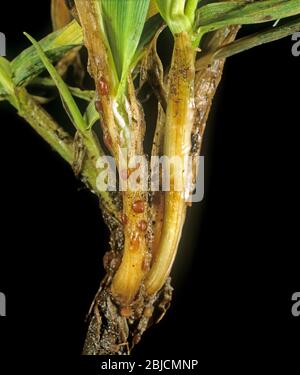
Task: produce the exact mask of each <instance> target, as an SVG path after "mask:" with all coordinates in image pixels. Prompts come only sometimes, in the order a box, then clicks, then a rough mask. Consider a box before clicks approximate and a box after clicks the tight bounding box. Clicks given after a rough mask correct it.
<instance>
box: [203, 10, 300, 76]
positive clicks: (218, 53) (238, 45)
mask: <svg viewBox="0 0 300 375" xmlns="http://www.w3.org/2000/svg"><path fill="white" fill-rule="evenodd" d="M299 30H300V18H299V17H298V18H296V19H294V20H292V21H289V22H286V23H285V24H282V25H280V26H277V27H271V28H268V29H267V30H263V31H260V32H258V33H255V34H252V35H249V36H246V37H244V38H241V39H238V40H236V41H234V42H232V43H229V44H227V45H225V46H222V47H220V48H218V49H217V50H215V51H211V52H208V53H206V54H204V55H202V57H201V58H200V59H199V60H198V61H197V64H196V69H197V70H200V69H203V68H206V67H207V66H208V65H209V64H211V62H212V61H213V60H218V59H224V58H227V57H230V56H233V55H236V54H238V53H240V52H243V51H247V50H249V49H251V48H253V47H257V46H260V45H262V44H265V43H270V42H273V41H275V40H278V39H281V38H284V37H286V36H288V35H291V34H293V33H295V32H297V31H299Z"/></svg>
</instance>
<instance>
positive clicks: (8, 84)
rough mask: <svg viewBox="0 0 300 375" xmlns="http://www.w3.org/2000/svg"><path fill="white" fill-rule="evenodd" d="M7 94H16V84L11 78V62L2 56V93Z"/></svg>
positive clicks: (0, 74) (0, 62) (0, 80)
mask: <svg viewBox="0 0 300 375" xmlns="http://www.w3.org/2000/svg"><path fill="white" fill-rule="evenodd" d="M6 94H9V95H13V94H14V85H13V82H12V79H11V67H10V63H9V61H8V60H6V59H5V58H4V57H2V56H0V95H6Z"/></svg>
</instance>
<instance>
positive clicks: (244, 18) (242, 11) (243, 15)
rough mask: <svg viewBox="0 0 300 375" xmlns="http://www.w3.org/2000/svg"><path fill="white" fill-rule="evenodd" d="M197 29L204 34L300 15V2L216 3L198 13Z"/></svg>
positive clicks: (273, 0)
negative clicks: (229, 27)
mask: <svg viewBox="0 0 300 375" xmlns="http://www.w3.org/2000/svg"><path fill="white" fill-rule="evenodd" d="M196 13H197V16H196V22H195V27H196V29H197V31H198V34H199V35H200V36H202V35H203V34H205V33H207V32H209V31H213V30H217V29H220V28H222V27H226V26H229V25H243V24H253V23H262V22H268V21H272V20H277V19H280V18H285V17H290V16H294V15H296V14H299V13H300V1H299V0H264V1H256V2H254V3H246V2H245V1H228V2H215V3H211V4H207V5H205V6H203V7H201V8H200V9H199V10H198V11H197V12H196Z"/></svg>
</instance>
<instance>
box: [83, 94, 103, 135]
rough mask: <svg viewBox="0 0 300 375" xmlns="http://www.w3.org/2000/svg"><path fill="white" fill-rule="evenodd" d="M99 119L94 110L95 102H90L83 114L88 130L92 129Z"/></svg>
mask: <svg viewBox="0 0 300 375" xmlns="http://www.w3.org/2000/svg"><path fill="white" fill-rule="evenodd" d="M99 119H100V116H99V112H98V111H97V110H96V108H95V101H94V100H92V101H91V102H90V104H89V105H88V107H87V109H86V111H85V114H84V120H85V122H86V124H87V128H88V129H92V127H93V126H94V125H95V123H96V122H97V121H98V120H99Z"/></svg>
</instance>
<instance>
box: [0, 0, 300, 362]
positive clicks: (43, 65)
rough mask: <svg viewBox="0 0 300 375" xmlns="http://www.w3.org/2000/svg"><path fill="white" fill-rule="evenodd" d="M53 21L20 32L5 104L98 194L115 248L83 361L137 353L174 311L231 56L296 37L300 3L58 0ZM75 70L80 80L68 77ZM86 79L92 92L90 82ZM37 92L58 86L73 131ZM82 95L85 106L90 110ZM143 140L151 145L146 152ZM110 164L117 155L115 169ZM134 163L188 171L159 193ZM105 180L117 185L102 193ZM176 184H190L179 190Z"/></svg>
mask: <svg viewBox="0 0 300 375" xmlns="http://www.w3.org/2000/svg"><path fill="white" fill-rule="evenodd" d="M51 14H52V21H53V32H52V33H51V34H49V35H47V36H45V37H44V38H43V39H42V40H40V41H36V40H35V39H34V36H30V35H28V34H26V33H24V34H25V35H24V38H25V37H27V38H28V39H29V41H28V43H29V42H30V46H29V48H27V49H26V50H24V51H23V52H22V53H21V54H20V55H18V56H16V57H15V58H14V60H12V61H8V60H7V59H5V58H4V57H1V58H0V100H1V101H2V100H6V101H8V102H9V103H10V104H11V106H12V107H13V108H14V109H15V111H16V112H17V114H18V115H19V116H21V117H22V118H24V119H25V120H26V121H27V122H28V123H29V124H30V125H31V126H32V128H33V129H34V130H35V131H36V132H37V133H38V134H39V135H40V136H41V138H43V139H44V140H45V141H46V142H47V143H48V144H49V145H50V146H51V147H52V148H53V149H54V150H55V151H56V152H57V153H58V154H59V155H60V156H61V157H62V158H63V159H64V160H65V161H66V162H67V163H68V164H69V165H70V166H71V168H72V169H73V171H74V174H75V176H76V177H78V178H80V179H81V180H82V181H83V183H84V184H85V185H86V186H87V188H88V189H89V190H90V191H91V192H92V193H93V194H96V195H97V197H98V198H99V205H100V209H101V211H102V215H103V217H104V220H105V222H106V223H107V225H108V227H109V229H110V232H111V239H110V250H109V251H108V252H106V254H105V255H104V267H105V271H106V276H105V278H104V280H102V282H101V285H100V287H99V291H98V292H97V294H96V296H95V299H94V301H93V303H92V305H91V309H90V311H89V313H88V331H87V335H86V340H85V344H84V348H83V353H84V354H89V355H101V354H129V353H130V351H131V350H132V348H133V347H134V346H135V345H136V344H137V343H138V342H139V341H140V340H141V337H142V335H143V333H144V332H145V331H146V330H147V329H148V328H149V327H150V326H151V325H152V324H154V323H157V322H159V321H160V320H161V319H162V317H163V316H164V314H165V313H166V311H167V309H168V307H169V305H170V303H171V299H172V287H171V279H170V272H171V269H172V264H173V262H174V258H175V256H176V251H177V248H178V244H179V241H180V239H181V233H182V228H183V225H184V222H185V217H186V211H187V207H188V206H190V205H191V199H190V198H191V195H192V194H193V189H194V188H195V183H196V181H197V174H198V170H199V168H198V158H197V156H198V155H199V153H200V149H201V143H202V139H203V134H204V131H205V125H206V122H207V119H208V116H209V113H210V109H211V105H212V100H213V98H214V95H215V93H216V90H217V87H218V84H219V82H220V79H221V76H222V71H223V67H224V62H225V59H226V58H227V57H229V56H232V55H234V54H237V53H240V52H242V51H244V50H247V49H249V48H252V47H255V46H257V45H260V44H263V43H267V42H271V41H273V40H277V39H280V38H283V37H285V36H288V35H290V34H292V33H294V32H296V31H299V30H300V15H299V14H300V0H289V1H286V0H261V1H241V0H237V1H214V0H212V1H201V0H200V1H198V0H152V1H151V0H75V1H72V0H69V1H65V0H52V2H51ZM297 15H298V16H297ZM278 20H279V22H276V21H278ZM275 22H276V25H275V26H274V23H275ZM256 23H266V25H265V26H262V27H261V29H260V31H259V32H256V33H255V34H251V35H248V36H247V37H243V38H240V39H239V38H238V37H237V34H238V31H239V29H240V27H241V26H242V25H245V24H256ZM161 33H169V34H170V35H171V36H172V39H171V38H170V40H172V45H171V46H170V47H171V50H172V56H169V59H165V60H166V61H169V63H168V64H166V63H165V62H164V63H162V60H161V56H159V54H158V52H157V42H158V38H159V37H160V35H161ZM87 57H88V58H87ZM70 67H72V69H69V68H70ZM70 71H71V72H72V75H73V78H72V82H73V84H70V83H69V82H70V79H68V80H67V79H66V77H67V74H68V77H69V76H70ZM88 79H90V81H91V82H93V85H92V86H88V85H86V86H84V83H85V82H87V80H88ZM67 82H68V83H67ZM32 87H41V88H43V90H44V92H45V91H47V89H51V90H52V91H53V90H55V92H56V93H57V95H59V96H60V98H61V103H62V105H63V107H64V110H65V111H66V113H67V114H68V116H69V119H70V123H71V124H72V126H73V127H74V131H73V132H70V131H67V129H68V127H67V126H66V124H63V123H60V124H59V123H57V122H56V121H54V119H53V118H52V116H51V114H50V113H48V112H46V110H45V109H44V108H43V105H44V104H45V103H46V102H47V101H49V100H50V99H49V97H42V96H37V95H33V94H31V92H33V91H32V90H31V88H32ZM149 95H152V96H155V98H156V103H157V104H156V108H153V112H154V113H157V119H156V123H155V124H154V125H153V124H152V123H146V121H145V115H144V111H143V107H144V106H145V105H146V104H145V103H146V99H147V96H149ZM78 98H80V99H81V103H82V100H84V102H85V103H86V106H85V109H84V111H83V110H82V107H80V106H79V103H78ZM144 108H145V107H144ZM148 122H149V121H148ZM145 139H146V140H147V142H148V143H149V142H151V145H152V149H151V150H150V151H147V152H146V151H145V150H146V148H145V146H144V140H145ZM124 150H126V155H125V157H124ZM105 156H110V157H113V159H114V161H115V163H116V165H117V167H118V168H117V171H115V169H114V168H113V166H112V163H111V162H109V160H111V159H109V158H105ZM134 156H140V157H144V158H143V160H150V159H151V156H164V157H169V158H172V157H176V158H177V160H179V161H182V163H178V165H177V164H176V168H175V167H174V166H171V167H170V169H169V172H170V173H169V182H170V185H169V189H165V190H163V189H160V188H159V189H153V188H152V185H151V184H150V183H148V182H147V183H146V185H147V186H146V187H145V186H142V184H140V185H138V186H140V188H138V189H136V188H134V187H133V186H131V185H130V184H129V183H128V180H129V179H130V177H132V176H133V175H135V174H136V172H137V170H140V169H141V165H140V163H137V164H135V165H131V164H130V160H131V158H132V157H134ZM188 156H189V157H190V160H191V161H192V162H191V165H190V168H185V164H184V162H183V161H184V160H185V158H186V157H188ZM124 158H125V161H128V163H129V164H128V167H126V166H124V167H123V164H122V163H123V162H124V160H123V159H124ZM121 159H122V160H121ZM105 160H107V162H105ZM125 164H126V163H125ZM148 166H151V163H148ZM148 170H149V168H148ZM158 175H159V176H158V177H159V180H160V181H159V182H160V183H161V177H162V176H161V174H160V173H158ZM101 176H102V177H103V176H105V178H103V179H102V180H103V181H102V180H101ZM108 180H113V181H114V180H116V181H117V182H118V184H117V185H118V188H117V189H104V188H101V186H102V185H101V181H102V182H103V183H105V182H107V181H108ZM136 180H138V178H136ZM175 180H179V181H183V184H182V188H181V189H176V188H175ZM137 182H138V181H137ZM100 185H101V186H100ZM121 186H123V187H124V186H126V188H125V189H121V188H120V187H121ZM114 190H115V191H114ZM101 247H102V250H104V249H105V248H107V245H105V244H102V245H101V244H99V252H100V251H101Z"/></svg>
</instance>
